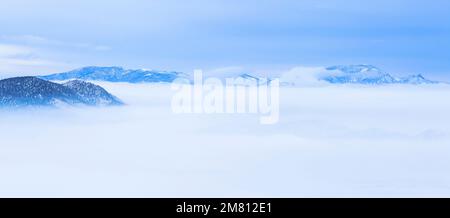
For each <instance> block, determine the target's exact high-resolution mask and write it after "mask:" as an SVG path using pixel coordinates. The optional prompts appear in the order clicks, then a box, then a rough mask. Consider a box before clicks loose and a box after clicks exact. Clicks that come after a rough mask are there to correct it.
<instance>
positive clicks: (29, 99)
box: [0, 76, 123, 107]
mask: <svg viewBox="0 0 450 218" xmlns="http://www.w3.org/2000/svg"><path fill="white" fill-rule="evenodd" d="M122 104H123V102H122V101H121V100H119V99H118V98H117V97H115V96H113V95H111V94H110V93H108V92H107V91H106V90H104V89H103V88H102V87H100V86H97V85H94V84H91V83H88V82H83V81H69V82H67V83H63V84H59V83H54V82H50V81H46V80H43V79H39V78H37V77H33V76H26V77H13V78H8V79H3V80H0V106H3V107H22V106H57V105H88V106H112V105H122Z"/></svg>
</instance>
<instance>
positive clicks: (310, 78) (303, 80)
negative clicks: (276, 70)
mask: <svg viewBox="0 0 450 218" xmlns="http://www.w3.org/2000/svg"><path fill="white" fill-rule="evenodd" d="M323 73H326V69H325V68H324V67H294V68H292V69H290V70H288V71H286V72H284V73H282V74H281V78H280V81H281V83H287V84H295V85H300V86H311V85H313V86H314V85H324V84H325V83H324V82H323V81H320V80H319V79H318V78H319V76H320V75H321V74H323Z"/></svg>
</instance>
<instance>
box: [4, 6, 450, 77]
mask: <svg viewBox="0 0 450 218" xmlns="http://www.w3.org/2000/svg"><path fill="white" fill-rule="evenodd" d="M449 59H450V2H449V1H446V0H429V1H418V0H413V1H411V0H409V1H408V0H396V1H391V0H379V1H366V2H364V3H362V2H361V1H358V0H322V1H315V0H191V1H182V0H164V1H163V0H151V1H148V0H127V1H106V0H97V1H89V0H78V1H63V0H61V1H56V0H41V1H32V0H28V1H27V0H1V4H0V74H3V75H6V74H21V75H22V74H30V75H31V74H46V73H54V72H61V71H66V70H70V69H73V68H79V67H83V66H93V65H98V66H123V67H126V68H145V69H160V70H177V71H183V72H188V71H192V70H194V69H231V68H232V69H235V68H236V67H239V68H242V69H244V70H249V71H267V72H277V71H283V70H287V69H290V68H293V67H296V66H331V65H336V64H373V65H376V66H378V67H380V68H381V69H384V70H385V71H388V72H390V73H392V74H394V75H396V74H398V75H401V74H412V73H422V74H425V75H427V76H428V77H431V78H449V79H450V61H448V60H449Z"/></svg>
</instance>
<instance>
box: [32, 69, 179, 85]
mask: <svg viewBox="0 0 450 218" xmlns="http://www.w3.org/2000/svg"><path fill="white" fill-rule="evenodd" d="M180 77H183V78H187V76H186V75H185V74H183V73H179V72H173V71H171V72H169V71H154V70H143V69H140V70H128V69H124V68H122V67H83V68H80V69H76V70H73V71H69V72H65V73H57V74H51V75H47V76H40V77H39V78H41V79H45V80H56V81H58V80H59V81H64V80H71V79H80V80H97V81H108V82H128V83H143V82H147V83H170V82H172V81H174V80H175V79H177V78H180Z"/></svg>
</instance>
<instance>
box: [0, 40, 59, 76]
mask: <svg viewBox="0 0 450 218" xmlns="http://www.w3.org/2000/svg"><path fill="white" fill-rule="evenodd" d="M40 54H42V52H41V51H40V50H39V49H37V48H34V47H31V46H25V45H16V44H0V78H5V77H10V76H18V75H21V76H22V75H34V74H38V73H42V71H52V70H55V69H61V68H63V67H64V65H65V64H64V63H62V62H59V61H55V60H51V59H49V58H45V57H42V56H41V55H40Z"/></svg>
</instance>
